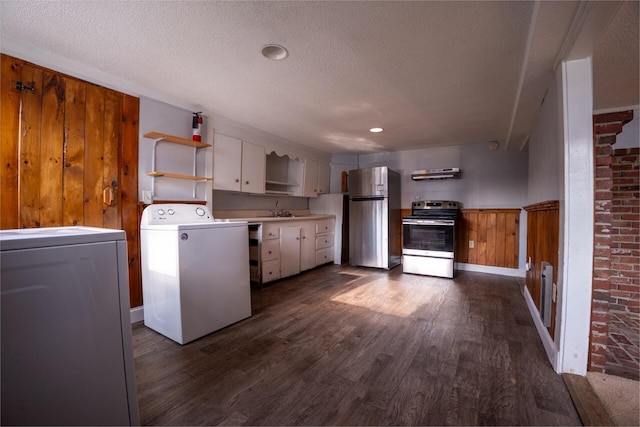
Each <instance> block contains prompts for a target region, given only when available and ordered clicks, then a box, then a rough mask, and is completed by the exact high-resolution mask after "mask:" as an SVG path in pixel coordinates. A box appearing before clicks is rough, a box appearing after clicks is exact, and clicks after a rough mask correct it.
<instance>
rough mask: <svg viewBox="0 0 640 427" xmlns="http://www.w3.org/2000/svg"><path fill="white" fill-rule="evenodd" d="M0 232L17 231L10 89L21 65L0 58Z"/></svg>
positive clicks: (15, 120)
mask: <svg viewBox="0 0 640 427" xmlns="http://www.w3.org/2000/svg"><path fill="white" fill-rule="evenodd" d="M0 62H1V65H0V76H2V79H1V81H0V144H1V145H0V146H1V147H2V150H0V164H1V165H2V169H1V170H0V188H2V192H0V228H1V229H5V230H6V229H10V228H18V222H19V213H18V212H19V210H18V137H17V136H18V134H19V130H20V92H18V91H17V90H14V88H13V87H11V83H14V84H15V82H16V81H18V80H20V79H21V75H22V74H21V73H22V72H21V68H22V67H21V64H22V61H19V60H16V59H15V58H12V57H10V56H7V55H4V54H2V55H1V57H0Z"/></svg>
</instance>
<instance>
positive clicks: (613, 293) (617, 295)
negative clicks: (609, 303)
mask: <svg viewBox="0 0 640 427" xmlns="http://www.w3.org/2000/svg"><path fill="white" fill-rule="evenodd" d="M609 294H610V295H611V296H612V297H614V298H631V294H630V293H629V292H623V291H619V290H617V289H612V290H611V291H610V292H609Z"/></svg>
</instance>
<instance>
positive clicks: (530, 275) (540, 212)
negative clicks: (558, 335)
mask: <svg viewBox="0 0 640 427" xmlns="http://www.w3.org/2000/svg"><path fill="white" fill-rule="evenodd" d="M559 206H560V204H559V202H558V201H557V200H551V201H547V202H542V203H536V204H533V205H529V206H525V207H524V210H526V211H527V260H529V259H530V261H529V262H530V264H531V269H530V270H529V271H527V279H526V286H527V290H528V291H529V294H530V295H531V299H532V300H533V303H534V304H535V306H536V308H537V309H538V311H539V310H540V287H541V278H542V262H543V261H546V262H548V263H549V264H551V265H552V266H553V283H558V244H559V243H558V242H559V241H558V233H559V226H560V222H559V212H560V211H559ZM555 327H556V301H555V300H553V301H552V304H551V326H549V327H548V328H547V330H548V331H549V334H550V335H551V338H554V330H555Z"/></svg>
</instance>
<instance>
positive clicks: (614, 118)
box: [593, 110, 633, 125]
mask: <svg viewBox="0 0 640 427" xmlns="http://www.w3.org/2000/svg"><path fill="white" fill-rule="evenodd" d="M631 120H633V110H622V111H615V112H613V113H602V114H595V115H594V116H593V123H594V125H599V124H603V123H612V122H619V123H621V124H625V123H628V122H630V121H631Z"/></svg>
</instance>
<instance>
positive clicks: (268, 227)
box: [262, 224, 280, 240]
mask: <svg viewBox="0 0 640 427" xmlns="http://www.w3.org/2000/svg"><path fill="white" fill-rule="evenodd" d="M279 237H280V226H279V225H277V224H264V225H263V226H262V240H269V239H278V238H279Z"/></svg>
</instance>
